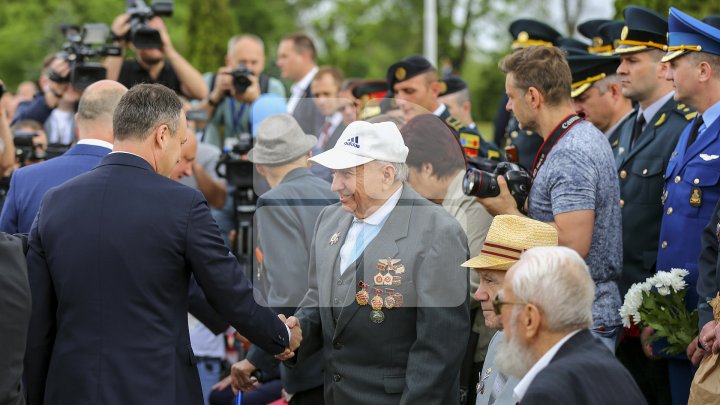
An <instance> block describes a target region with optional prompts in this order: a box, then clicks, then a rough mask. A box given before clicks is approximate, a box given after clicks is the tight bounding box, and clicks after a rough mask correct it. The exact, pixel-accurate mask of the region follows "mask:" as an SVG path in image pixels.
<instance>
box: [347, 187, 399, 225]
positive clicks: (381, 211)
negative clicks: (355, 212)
mask: <svg viewBox="0 0 720 405" xmlns="http://www.w3.org/2000/svg"><path fill="white" fill-rule="evenodd" d="M402 190H403V186H402V184H401V185H400V187H399V188H398V189H397V191H396V192H394V193H393V195H391V196H390V198H388V199H387V201H385V203H383V205H382V206H380V208H378V210H377V211H375V212H373V213H372V215H370V216H369V217H367V218H365V219H362V220H360V219H357V218H356V220H358V221H362V222H365V223H366V224H370V225H378V224H380V223H382V222H383V221H384V220H385V218H387V217H388V215H390V213H391V212H392V210H393V209H395V206H396V205H397V203H398V201H399V200H400V194H402Z"/></svg>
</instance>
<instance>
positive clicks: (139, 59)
mask: <svg viewBox="0 0 720 405" xmlns="http://www.w3.org/2000/svg"><path fill="white" fill-rule="evenodd" d="M128 3H129V7H128V9H127V12H126V13H124V14H121V15H119V16H117V17H116V18H115V20H114V21H113V23H112V27H111V30H112V34H113V36H114V37H115V38H116V42H115V43H116V45H117V46H119V47H120V48H121V50H122V52H121V53H120V55H119V56H108V57H106V58H105V60H104V62H103V64H104V65H105V68H106V69H107V78H108V79H110V80H117V81H119V82H120V83H122V84H123V85H125V86H126V87H128V88H130V87H132V86H134V85H136V84H138V83H159V84H162V85H164V86H166V87H168V88H170V89H172V90H174V91H175V93H178V94H183V95H185V96H187V97H188V98H191V99H204V98H205V97H206V96H207V92H208V90H207V86H206V85H205V82H203V79H202V75H201V74H200V72H198V71H197V69H195V68H194V67H193V66H192V65H191V64H190V62H188V61H187V60H186V59H185V58H183V56H182V55H180V53H178V51H177V50H176V49H175V47H174V46H173V44H172V41H171V40H170V35H169V34H168V31H167V28H166V27H165V23H164V22H163V20H162V19H161V18H160V15H171V14H172V3H163V4H162V6H163V7H160V6H158V5H156V4H155V3H153V7H152V8H150V7H148V6H147V5H145V3H144V2H143V1H142V0H128ZM128 47H129V48H130V49H132V50H133V52H135V59H132V60H124V57H125V49H126V48H128Z"/></svg>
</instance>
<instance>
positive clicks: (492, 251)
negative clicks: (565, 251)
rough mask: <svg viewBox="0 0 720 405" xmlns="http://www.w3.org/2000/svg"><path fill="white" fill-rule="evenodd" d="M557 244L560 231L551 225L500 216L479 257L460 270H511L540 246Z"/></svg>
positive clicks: (516, 216)
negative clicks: (526, 253) (521, 258)
mask: <svg viewBox="0 0 720 405" xmlns="http://www.w3.org/2000/svg"><path fill="white" fill-rule="evenodd" d="M557 244H558V234H557V230H556V229H555V228H554V227H553V226H552V225H548V224H546V223H544V222H540V221H536V220H534V219H530V218H527V217H521V216H518V215H498V216H496V217H495V218H494V219H493V221H492V224H490V229H489V230H488V233H487V237H486V238H485V243H484V244H483V247H482V250H481V251H480V254H479V255H477V256H475V257H473V258H472V259H470V260H468V261H466V262H465V263H463V264H461V266H463V267H472V268H475V269H487V270H508V269H509V268H510V267H512V265H513V264H515V262H517V261H518V260H520V255H521V254H522V252H524V251H526V250H528V249H530V248H534V247H537V246H557Z"/></svg>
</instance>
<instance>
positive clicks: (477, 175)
mask: <svg viewBox="0 0 720 405" xmlns="http://www.w3.org/2000/svg"><path fill="white" fill-rule="evenodd" d="M463 192H464V193H465V195H469V196H475V197H480V198H488V197H496V196H498V195H500V188H499V187H498V184H497V179H496V177H495V175H494V174H492V173H488V172H484V171H482V170H477V169H473V168H470V169H468V170H467V171H466V172H465V177H464V178H463Z"/></svg>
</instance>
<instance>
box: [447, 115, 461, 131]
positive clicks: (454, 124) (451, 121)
mask: <svg viewBox="0 0 720 405" xmlns="http://www.w3.org/2000/svg"><path fill="white" fill-rule="evenodd" d="M445 123H446V124H447V125H448V126H449V127H450V128H452V129H453V130H455V132H460V130H461V129H463V127H464V126H465V125H463V123H462V122H460V120H458V119H457V118H455V117H453V116H452V115H448V117H447V118H445Z"/></svg>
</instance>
